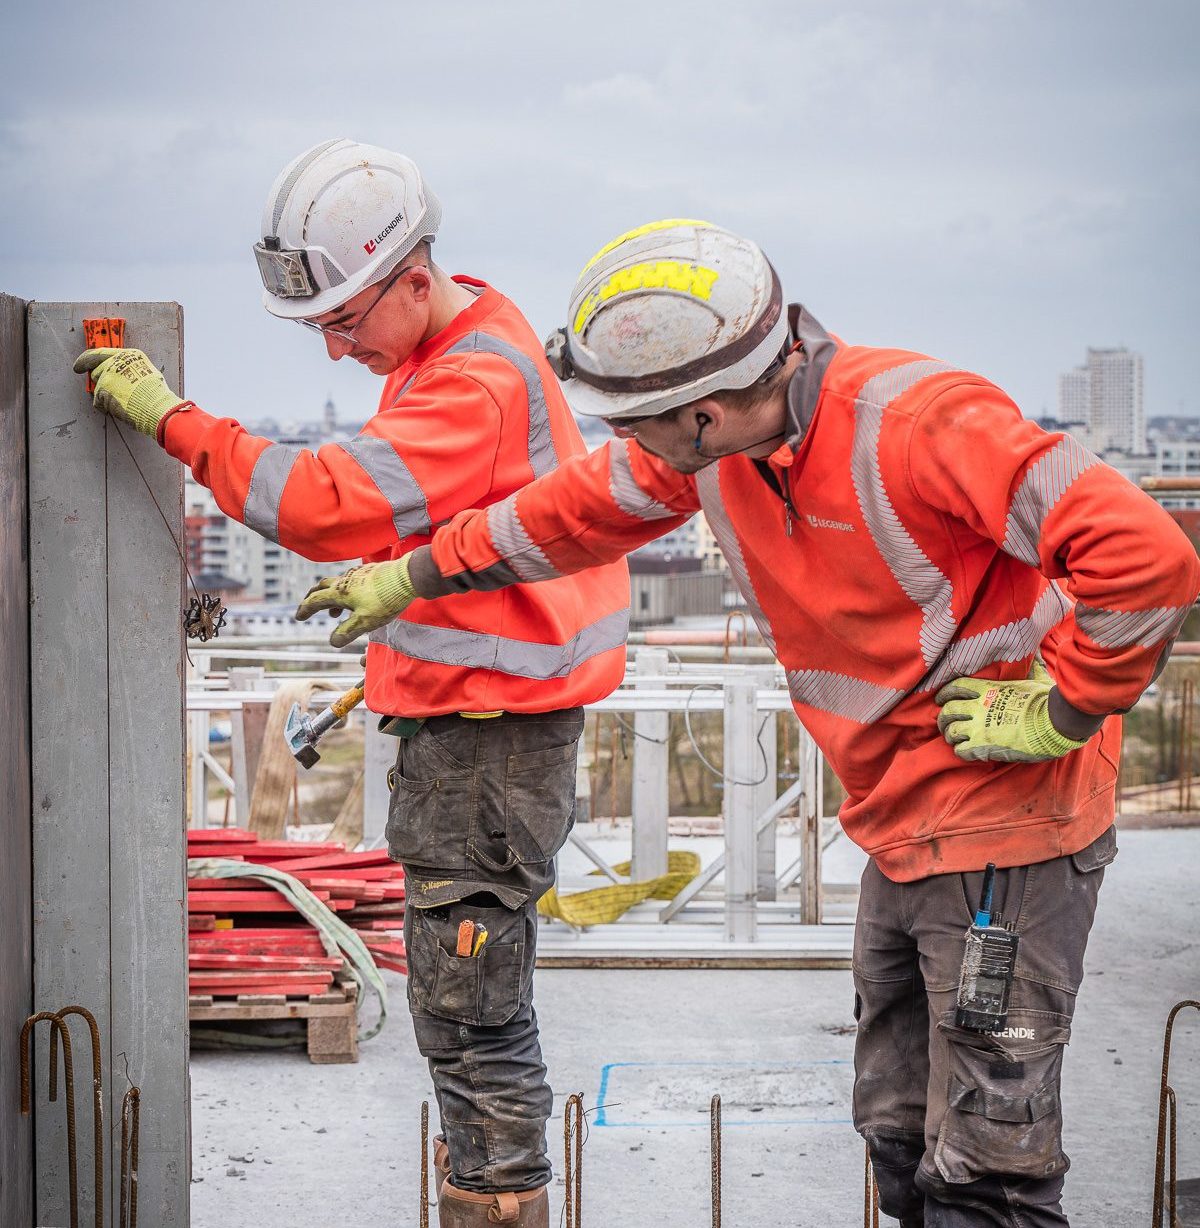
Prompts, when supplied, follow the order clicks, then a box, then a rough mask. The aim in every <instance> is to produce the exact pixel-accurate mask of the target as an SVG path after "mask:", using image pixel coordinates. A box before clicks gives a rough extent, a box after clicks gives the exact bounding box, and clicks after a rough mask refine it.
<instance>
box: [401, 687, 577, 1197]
mask: <svg viewBox="0 0 1200 1228" xmlns="http://www.w3.org/2000/svg"><path fill="white" fill-rule="evenodd" d="M582 731H583V712H582V709H579V708H572V709H567V710H564V711H560V712H547V713H537V714H522V713H505V714H504V715H502V716H499V717H494V718H491V719H487V720H474V719H468V718H465V717H461V716H439V717H434V718H432V719H430V720H428V721H426V722H425V723H424V724H423V725H422V726H421V727H420V729H419V730H418V731H417V732H416V733H415V734H414V735H413V736H412V737H410V738H403V739H401V742H400V748H399V752H398V754H397V758H396V768H395V772H394V777H393V781H392V798H391V806H390V810H389V815H388V824H387V840H388V851H389V853H390V854H391V856H392V858H393V860H395V861H399V862H401V863H402V864H403V866H404V871H405V875H406V879H407V884H408V895H407V899H406V908H405V916H404V939H405V944H406V946H407V951H408V1003H409V1010H410V1011H411V1013H412V1018H413V1028H414V1031H415V1032H416V1038H417V1047H418V1049H419V1050H420V1051H421V1053H422V1054H423V1055H424V1056H425V1057H426V1058H427V1059H428V1062H429V1070H430V1074H431V1075H432V1078H433V1086H434V1092H435V1094H436V1096H437V1102H438V1110H439V1113H440V1117H441V1126H442V1132H443V1133H444V1134H445V1136H446V1143H447V1147H448V1149H449V1153H450V1166H451V1174H452V1178H453V1181H454V1184H455V1185H456V1186H458V1188H459V1189H463V1190H474V1191H477V1192H493V1191H503V1190H513V1191H521V1190H530V1189H536V1188H538V1187H539V1186H543V1185H545V1184H546V1183H547V1182H548V1181H549V1180H550V1161H549V1158H548V1157H547V1154H546V1122H547V1121H548V1120H549V1117H550V1111H551V1107H552V1094H551V1091H550V1087H549V1084H548V1083H547V1081H546V1067H545V1064H544V1063H543V1061H542V1052H541V1046H540V1044H539V1043H538V1026H537V1016H536V1015H535V1014H534V1010H533V967H534V959H535V955H536V947H537V924H538V922H537V901H538V900H539V899H540V898H541V896H542V895H543V894H544V893H545V891H546V890H547V888H549V887H550V886H551V885H552V884H553V882H554V862H553V858H554V855H555V853H557V852H558V850H559V849H560V848H561V847H562V845H563V843H564V842H565V840H566V838H567V836H568V834H569V833H570V830H571V826H572V824H573V822H574V820H575V764H576V743H577V742H578V740H579V736H580V734H581V733H582ZM464 921H471V922H473V923H474V924H475V926H476V927H477V930H476V932H478V929H479V928H483V929H486V930H487V939H486V941H485V942H484V943H483V945H482V947H481V948H480V949H479V951H478V954H477V955H471V956H465V957H461V956H459V955H457V954H456V951H457V946H458V934H459V926H460V924H461V923H462V922H464Z"/></svg>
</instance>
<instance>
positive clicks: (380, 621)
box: [296, 554, 416, 648]
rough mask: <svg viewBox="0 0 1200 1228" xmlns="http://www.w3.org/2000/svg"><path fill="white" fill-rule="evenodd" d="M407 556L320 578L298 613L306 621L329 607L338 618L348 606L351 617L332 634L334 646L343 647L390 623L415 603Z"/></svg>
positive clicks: (331, 639) (300, 618) (330, 638)
mask: <svg viewBox="0 0 1200 1228" xmlns="http://www.w3.org/2000/svg"><path fill="white" fill-rule="evenodd" d="M408 558H409V556H408V555H407V554H406V555H405V556H404V557H403V558H399V559H392V560H391V561H390V562H387V563H364V564H363V565H362V566H361V567H351V568H350V570H349V571H344V572H342V574H341V575H340V576H326V577H325V578H324V579H323V580H318V581H317V583H316V584H314V585H313V586H312V588H310V589H309V590H308V592H307V593H306V594H305V595H304V600H303V601H302V602H301V603H300V605H299V606H298V607H297V609H296V617H297V618H298V619H299V620H300V621H301V622H304V621H305V620H306V619H309V618H311V617H312V616H313V615H314V614H315V613H316V612H317V611H318V610H328V611H329V612H330V614H332V615H333V617H334V618H338V617H340V615H341V613H342V611H343V610H349V611H350V617H349V618H346V619H343V620H342V621H341V622H340V623H338V625H337V627H335V628H334V632H333V634H332V635H331V636H330V637H329V642H330V643H331V644H332V645H333V646H334V648H344V647H345V646H346V645H347V644H349V643H350V641H351V640H356V639H358V637H359V636H360V635H365V634H366V633H367V632H368V631H374V630H375V628H376V627H382V626H383V625H384V624H385V623H390V622H391V621H392V619H393V618H395V617H396V615H397V614H399V613H401V611H403V610H405V609H407V608H408V606H409V605H410V604H411V603H412V601H413V600H414V598H415V597H416V593H414V592H413V586H412V581H411V580H410V579H409V578H408Z"/></svg>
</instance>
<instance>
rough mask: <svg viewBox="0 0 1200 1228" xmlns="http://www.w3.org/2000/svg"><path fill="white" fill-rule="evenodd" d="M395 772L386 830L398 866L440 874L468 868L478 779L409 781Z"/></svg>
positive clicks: (440, 777)
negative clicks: (426, 868) (410, 865)
mask: <svg viewBox="0 0 1200 1228" xmlns="http://www.w3.org/2000/svg"><path fill="white" fill-rule="evenodd" d="M402 770H403V769H402V768H401V769H399V770H397V769H393V771H392V774H391V779H392V781H393V786H392V796H391V800H390V802H389V803H388V821H387V827H386V828H385V829H384V836H385V837H386V839H387V846H388V854H389V856H390V857H391V858H392V860H393V861H399V862H412V863H413V864H414V865H418V866H432V867H434V868H436V869H438V870H465V869H466V868H467V835H468V833H469V832H470V830H471V822H472V818H473V816H474V813H475V807H476V804H477V798H476V786H475V777H474V776H470V775H446V774H442V775H437V776H433V777H431V778H430V779H428V780H409V779H408V778H407V777H406V776H403V775H402V774H401V772H402Z"/></svg>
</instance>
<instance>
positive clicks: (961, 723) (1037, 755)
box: [934, 660, 1087, 763]
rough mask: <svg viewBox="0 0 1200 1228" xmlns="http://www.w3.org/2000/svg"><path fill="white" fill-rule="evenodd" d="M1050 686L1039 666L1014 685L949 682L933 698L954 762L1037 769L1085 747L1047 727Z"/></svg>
mask: <svg viewBox="0 0 1200 1228" xmlns="http://www.w3.org/2000/svg"><path fill="white" fill-rule="evenodd" d="M1053 689H1054V682H1053V680H1052V679H1051V677H1050V675H1049V674H1048V673H1047V672H1046V667H1045V666H1044V665H1042V663H1041V662H1040V661H1036V660H1035V661H1034V663H1033V668H1032V669H1031V670H1030V673H1029V677H1028V678H1026V679H1024V680H1023V681H1020V682H997V681H996V680H995V679H992V678H955V680H954V681H953V682H950V683H947V684H946V685H945V686H944V687H942V689H941V690H940V691H938V693H937V694H936V695H935V696H934V703H936V704H940V705H941V709H942V710H941V713H940V714H939V715H938V722H937V723H938V728H939V729H940V730H941V731H942V735H943V736H944V737H945V739H946V741H947V742H949V743H950V745H951V746H953V747H954V753H955V754H956V755H957V756H958V757H959V758H960V759H968V760H973V761H981V760H991V761H995V762H1000V763H1039V762H1041V761H1042V760H1045V759H1060V758H1062V756H1063V755H1065V754H1068V753H1069V752H1070V751H1073V750H1078V749H1079V748H1080V747H1081V746H1086V745H1087V741H1086V739H1085V740H1084V741H1082V742H1076V741H1074V740H1073V739H1071V738H1068V737H1066V736H1064V735H1063V734H1061V733H1059V731H1058V730H1057V729H1055V727H1054V725H1053V724H1052V723H1051V721H1050V692H1051V691H1052V690H1053Z"/></svg>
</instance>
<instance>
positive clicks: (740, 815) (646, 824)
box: [187, 641, 823, 944]
mask: <svg viewBox="0 0 1200 1228" xmlns="http://www.w3.org/2000/svg"><path fill="white" fill-rule="evenodd" d="M631 656H632V658H633V659H632V661H631V663H630V667H629V670H628V672H627V674H626V677H625V680H624V682H623V684H622V685H621V686H620V687H619V688H618V689H617V690H616V691H614V692H613V693H612V694H611V695H609V696H607V697H606V698H604V699H602V700H600V701H598V702H597V703H594V704H592V705H590V710H591V711H593V712H614V713H620V714H631V715H632V717H633V720H632V728H633V732H634V735H635V736H634V738H633V746H632V751H633V792H632V813H633V825H632V827H633V829H632V861H633V866H632V877H634V878H636V879H648V878H654V877H657V876H658V875H660V874H664V873H665V872H666V870H667V840H668V811H669V806H668V796H669V791H668V767H669V762H670V750H671V747H670V739H669V732H670V714H671V713H682V714H683V715H684V717H685V724H686V726H687V728H688V732H689V734H690V732H691V728H690V721H691V717H692V716H693V715H695V714H698V713H702V712H709V713H711V712H721V713H723V715H724V721H723V729H724V733H723V738H724V754H723V760H722V766H721V768H720V769H719V771H720V773H721V776H722V783H723V800H722V815H723V819H724V823H723V830H724V848H723V851H722V852H721V853H720V854H719V855H718V856H717V857H716V858H715V859H714V860H713V861H712V862H710V863H709V864H708V865H707V866H706V867H705V868H704V869H703V870H702V872H701V873H700V875H699V876H698V877H697V878H696V879H694V880H693V881H692V883H690V884H689V885H688V887H687V888H686V889H685V890H684V891H683V892H681V893H680V894H679V895H678V896H676V897H675V899H673V900H671V901H670V902H669V903H667V904H665V905H657V906H654V908H655V911H654V919H656V920H657V921H659V922H662V923H666V922H672V921H675V922H678V921H682V920H688V919H691V917H690V916H689V911H691V912H692V913H695V910H696V909H697V907H700V910H701V912H704V913H711V908H712V894H711V893H712V891H713V890H714V889H715V884H716V883H717V880H718V879H720V880H721V882H722V887H723V891H722V896H721V899H722V905H723V906H722V908H721V912H722V914H723V921H724V937H725V939H726V940H728V941H729V942H732V943H741V944H746V943H751V944H752V943H754V942H755V940H756V939H757V938H758V937H759V925H760V921H761V920H763V919H766V918H772V919H773V918H774V917H775V916H777V915H778V914H779V912H780V909H779V907H778V906H774V905H773V904H772V902H773V901H774V900H775V898H776V896H777V895H778V893H779V892H780V891H782V890H784V889H786V888H789V887H791V886H793V885H794V884H797V883H798V884H799V903H798V907H795V906H793V908H792V909H790V910H788V911H789V914H790V915H792V916H793V919H794V920H796V921H798V922H799V923H800V924H802V925H806V926H811V925H815V924H817V923H819V922H820V920H821V913H822V900H821V818H822V809H823V807H822V802H823V798H822V787H821V781H822V766H823V765H822V758H821V754H820V751H819V750H818V748H817V746H816V744H815V743H814V742H813V741H812V739H811V738H810V737H809V736H808V734H807V733H806V732H805V731H804V730H803V728H802V727H801V726H800V725H799V723H798V722H795V723H794V724H793V728H794V730H795V734H796V737H797V740H798V746H797V751H798V764H799V770H798V777H797V779H796V780H795V781H794V783H792V784H791V785H790V787H789V788H787V789H786V791H785V792H784V793H783V794H781V795H780V796H778V797H777V796H776V788H777V779H778V777H777V772H776V739H775V726H774V722H773V721H772V720H771V717H772V716H773V715H774V714H776V713H779V712H790V711H791V700H790V697H789V695H788V691H787V687H786V680H785V678H784V675H783V671H782V668H781V667H779V666H778V665H743V664H731V665H723V664H710V663H702V664H699V663H698V664H683V663H673V662H671V661H670V659H669V654H668V651H667V650H666V649H665V648H663V647H651V646H644V647H637V648H634V649H631ZM192 657H193V662H194V672H193V675H192V676H191V677H189V680H188V687H187V709H188V721H189V736H190V744H191V750H192V762H191V779H190V789H191V798H192V815H193V820H192V821H193V823H197V824H198V823H204V822H206V821H207V818H206V816H207V794H208V786H209V778H210V777H212V778H215V779H216V780H217V781H218V782H219V783H220V784H221V786H222V787H223V788H225V789H226V790H227V791H228V792H229V793H230V794H231V796H232V799H233V801H232V804H233V807H234V813H235V815H236V818H237V822H238V823H239V824H245V823H246V821H247V820H248V818H249V806H250V793H251V790H252V788H253V783H254V782H253V780H252V779H250V773H249V771H248V762H247V745H248V739H247V729H246V719H245V715H246V712H247V711H248V710H249V709H250V708H252V707H257V709H258V716H259V719H260V720H262V719H265V711H266V705H268V704H269V702H270V699H271V697H272V695H273V693H274V691H275V689H276V688H277V686H278V685H279V683H281V682H285V681H299V680H316V681H317V683H318V689H317V690H316V692H315V693H314V695H313V700H312V703H313V705H314V706H324V705H325V704H326V703H328V702H330V701H331V700H332V699H333V698H335V697H336V696H337V695H339V694H341V693H342V692H343V691H345V690H346V689H348V688H349V687H350V686H352V685H353V684H354V683H355V682H356V681H357V680H358V679H359V678H360V677H361V668H360V667H359V666H358V661H357V658H356V657H354V656H350V655H349V654H346V653H338V652H331V651H328V650H326V651H321V650H308V649H306V650H299V651H295V650H279V649H277V650H274V651H272V650H270V649H260V648H240V647H238V646H237V644H236V641H233V642H231V643H230V645H229V646H228V647H225V646H219V645H214V646H211V647H206V648H205V649H203V650H201V651H198V652H197V651H195V650H193V653H192ZM218 661H220V662H223V663H224V664H225V665H226V666H227V667H228V668H227V669H224V670H216V669H214V664H215V663H216V662H218ZM284 663H288V664H301V665H304V666H306V667H313V668H311V669H309V668H306V669H305V670H304V671H290V670H289V671H286V672H280V673H266V672H265V670H264V668H263V667H264V666H266V665H267V664H284ZM213 712H225V713H228V715H229V719H230V726H231V770H228V771H227V770H226V769H225V768H224V767H223V766H222V765H221V764H220V763H219V762H218V761H217V759H216V758H215V757H214V756H213V754H212V752H211V750H210V747H209V730H210V719H211V715H212V713H213ZM352 715H353V717H354V719H356V720H357V721H359V722H360V723H361V724H362V726H363V757H364V772H365V775H364V790H363V794H364V797H363V831H364V839H365V840H366V841H367V842H368V843H371V842H373V841H376V840H379V839H382V830H383V821H384V818H385V817H386V814H387V805H388V792H387V785H386V775H387V768H388V767H389V766H390V765H391V762H392V760H393V759H394V756H395V741H394V739H392V738H390V737H388V736H387V735H383V734H380V733H379V732H378V730H377V728H376V721H375V719H374V718H373V717H372V716H371V714H369V713H366V712H365V710H363V709H358V710H357V711H356V713H354V714H352ZM767 731H769V732H770V736H764V735H765V734H766V733H767ZM693 745H694V746H695V749H696V753H697V754H701V755H702V752H701V750H700V747H699V745H698V744H697V743H696V742H695V739H693ZM702 757H703V756H702ZM581 760H582V764H581V766H582V767H583V768H584V769H585V770H584V772H583V773H582V779H584V780H586V771H587V770H588V769H589V768H590V767H591V766H592V765H590V764H588V762H587V760H586V751H585V750H584V748H583V747H582V745H581ZM710 766H711V765H710ZM581 792H582V793H583V794H585V795H586V792H587V790H586V786H585V787H584V788H583V789H582V790H581ZM793 807H795V808H796V812H797V814H798V820H797V827H798V829H799V833H800V853H799V856H798V857H796V858H793V859H792V860H791V862H790V863H789V864H788V866H787V867H786V868H785V869H784V870H783V871H782V873H780V872H779V871H778V868H777V866H776V839H775V833H776V824H777V820H778V819H779V818H780V817H781V816H783V815H784V814H786V813H787V812H788V811H789V810H790V809H791V808H793ZM571 838H572V842H573V844H574V845H575V847H576V848H578V849H579V850H580V852H581V853H582V854H583V855H584V856H585V857H586V858H587V859H588V860H589V861H590V862H591V863H592V864H593V865H595V866H596V867H597V868H598V869H599V870H600V871H601V872H602V873H604V874H606V875H607V876H608V877H609V878H611V879H612V880H613V881H624V880H623V879H621V878H620V876H619V875H617V874H616V873H615V871H614V870H613V869H612V867H611V865H609V863H608V862H607V860H606V859H605V858H604V857H603V856H602V855H601V854H600V853H599V852H598V851H597V850H596V848H595V847H594V846H593V843H592V841H590V840H589V839H588V838H587V837H586V836H584V835H583V834H582V832H581V831H580V830H579V828H576V830H575V831H574V832H573V833H572V837H571ZM702 897H703V899H704V901H705V904H704V905H703V906H701V905H700V901H701V899H702ZM764 906H767V908H766V911H765V912H764V910H763V909H764ZM646 911H647V909H646V906H643V908H642V909H640V910H639V912H638V917H639V919H643V920H644V919H646Z"/></svg>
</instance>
